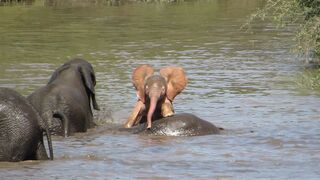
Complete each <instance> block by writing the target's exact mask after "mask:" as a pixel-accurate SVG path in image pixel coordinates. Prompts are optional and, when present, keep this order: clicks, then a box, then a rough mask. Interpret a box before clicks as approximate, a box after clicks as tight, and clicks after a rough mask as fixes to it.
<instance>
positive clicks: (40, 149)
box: [35, 141, 48, 160]
mask: <svg viewBox="0 0 320 180" xmlns="http://www.w3.org/2000/svg"><path fill="white" fill-rule="evenodd" d="M35 156H36V157H35V159H37V160H47V159H48V155H47V152H46V149H45V147H44V144H43V141H39V143H38V145H37V150H36V153H35Z"/></svg>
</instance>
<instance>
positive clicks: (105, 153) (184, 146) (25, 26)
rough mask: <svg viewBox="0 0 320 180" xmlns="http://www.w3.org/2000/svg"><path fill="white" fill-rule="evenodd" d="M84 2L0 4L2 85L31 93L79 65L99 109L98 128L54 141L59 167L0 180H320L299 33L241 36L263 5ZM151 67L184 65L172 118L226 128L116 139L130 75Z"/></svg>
mask: <svg viewBox="0 0 320 180" xmlns="http://www.w3.org/2000/svg"><path fill="white" fill-rule="evenodd" d="M69 2H73V1H69ZM81 2H83V3H80V4H73V3H65V4H64V3H63V2H62V1H59V3H56V4H53V5H55V6H49V5H50V4H45V3H43V1H35V2H34V3H33V4H32V5H28V6H20V5H15V6H3V7H0V16H1V18H0V24H1V26H0V64H1V66H0V86H1V87H10V88H14V89H16V90H17V91H19V92H20V93H22V94H23V95H25V96H27V95H29V94H30V93H32V92H33V91H34V90H35V89H36V88H38V87H40V86H42V85H44V84H45V83H46V82H47V81H48V79H49V77H50V75H51V73H52V72H53V70H54V69H55V68H57V67H58V66H59V65H61V64H62V63H64V62H65V61H66V60H67V59H69V58H72V57H83V58H85V59H87V60H88V61H90V63H92V65H93V66H94V68H95V71H96V76H97V88H96V91H97V98H98V101H99V104H100V106H101V108H102V109H103V110H102V111H100V112H98V113H97V112H95V113H96V117H97V121H98V122H99V124H101V125H100V126H99V127H98V128H96V129H91V130H90V131H89V132H88V133H80V134H77V135H75V136H73V137H68V138H60V137H55V138H54V141H53V147H54V155H55V160H54V161H26V162H19V163H0V177H1V179H87V178H89V179H179V178H184V179H319V178H320V172H319V169H320V163H319V161H320V141H319V137H320V109H319V105H320V97H319V95H317V94H316V93H315V92H313V91H303V93H301V89H299V88H298V87H297V86H296V84H295V77H296V76H297V73H299V72H301V70H302V66H303V65H302V64H301V61H299V58H298V57H297V56H295V55H294V54H293V53H292V52H291V50H290V48H292V47H293V43H294V42H293V41H292V37H293V33H294V27H291V28H288V29H285V30H278V29H276V28H275V26H274V25H272V24H271V23H268V22H260V21H256V22H255V24H254V25H253V27H252V28H253V29H252V31H251V32H250V33H247V32H244V31H241V30H239V27H240V26H241V25H242V24H243V23H244V22H245V19H246V18H247V16H248V15H249V14H250V13H252V12H253V11H254V10H255V9H256V8H258V7H261V5H262V1H259V0H236V1H231V0H224V1H220V0H211V1H188V2H184V3H128V4H123V5H119V6H109V5H105V4H100V5H97V4H91V3H85V1H81ZM143 63H148V64H152V65H153V66H154V67H155V68H156V69H160V68H161V67H164V66H170V65H176V66H182V67H183V68H185V70H186V73H187V75H188V78H189V84H188V86H187V88H186V90H185V91H184V92H183V93H182V94H181V95H179V96H178V97H177V98H176V100H175V102H174V106H175V109H176V112H189V113H193V114H195V115H197V116H199V117H201V118H203V119H205V120H208V121H210V122H212V123H214V124H215V125H217V126H220V127H223V128H225V129H226V131H225V132H224V133H223V134H221V135H208V136H197V137H150V136H142V135H137V134H134V135H133V134H128V133H121V132H117V131H116V130H115V129H116V127H118V126H120V124H121V123H123V122H124V121H125V118H126V117H127V115H128V114H129V112H130V110H131V108H132V106H133V104H134V102H135V100H136V97H135V92H134V89H133V87H132V84H131V82H130V76H131V72H132V70H133V69H134V68H135V67H136V66H138V65H139V64H143ZM110 123H113V124H112V125H111V124H110Z"/></svg>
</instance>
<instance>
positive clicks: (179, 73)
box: [160, 67, 188, 101]
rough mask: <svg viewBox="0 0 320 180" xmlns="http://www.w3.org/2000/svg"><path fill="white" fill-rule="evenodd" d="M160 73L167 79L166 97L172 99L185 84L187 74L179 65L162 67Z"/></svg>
mask: <svg viewBox="0 0 320 180" xmlns="http://www.w3.org/2000/svg"><path fill="white" fill-rule="evenodd" d="M160 74H161V76H163V77H164V78H165V79H166V81H167V93H166V94H167V98H168V99H169V100H170V101H173V99H174V98H175V97H176V96H177V95H178V94H179V93H180V92H181V91H182V90H183V89H184V88H185V87H186V86H187V83H188V79H187V76H186V74H185V72H184V70H183V68H181V67H166V68H162V69H161V70H160Z"/></svg>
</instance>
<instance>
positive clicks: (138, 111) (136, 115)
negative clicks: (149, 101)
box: [124, 101, 146, 128]
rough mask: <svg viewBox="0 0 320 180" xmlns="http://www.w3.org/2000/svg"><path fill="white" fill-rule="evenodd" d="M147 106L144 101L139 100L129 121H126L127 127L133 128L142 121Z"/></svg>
mask: <svg viewBox="0 0 320 180" xmlns="http://www.w3.org/2000/svg"><path fill="white" fill-rule="evenodd" d="M145 109H146V106H145V104H144V103H143V102H142V101H138V102H137V103H136V105H135V106H134V108H133V110H132V112H131V114H130V116H129V117H128V120H127V122H126V123H125V125H124V127H125V128H131V127H132V126H133V125H135V124H137V123H139V122H140V120H141V118H142V114H143V113H142V112H143V111H145Z"/></svg>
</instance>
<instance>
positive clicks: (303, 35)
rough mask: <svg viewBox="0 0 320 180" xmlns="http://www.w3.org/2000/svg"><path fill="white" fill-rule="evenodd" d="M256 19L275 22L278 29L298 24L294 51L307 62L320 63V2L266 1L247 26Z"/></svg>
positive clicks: (318, 0) (308, 0)
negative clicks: (310, 60)
mask: <svg viewBox="0 0 320 180" xmlns="http://www.w3.org/2000/svg"><path fill="white" fill-rule="evenodd" d="M257 18H259V19H262V20H265V19H269V20H273V21H276V22H277V24H278V26H279V27H284V26H286V25H289V24H292V23H295V24H298V31H297V33H296V36H295V40H296V42H297V44H296V48H295V50H297V51H298V52H299V53H300V54H301V55H304V56H305V57H306V60H307V61H309V59H310V58H311V59H312V62H313V63H320V60H319V57H320V0H267V1H266V4H265V6H264V7H263V8H262V9H259V10H258V11H257V12H256V13H254V14H252V15H251V17H250V18H249V20H248V23H247V25H250V24H252V23H253V21H254V20H255V19H257Z"/></svg>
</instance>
